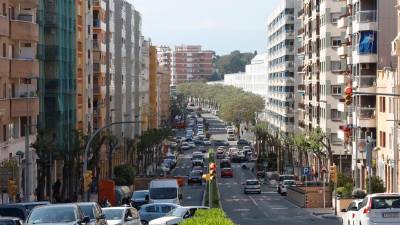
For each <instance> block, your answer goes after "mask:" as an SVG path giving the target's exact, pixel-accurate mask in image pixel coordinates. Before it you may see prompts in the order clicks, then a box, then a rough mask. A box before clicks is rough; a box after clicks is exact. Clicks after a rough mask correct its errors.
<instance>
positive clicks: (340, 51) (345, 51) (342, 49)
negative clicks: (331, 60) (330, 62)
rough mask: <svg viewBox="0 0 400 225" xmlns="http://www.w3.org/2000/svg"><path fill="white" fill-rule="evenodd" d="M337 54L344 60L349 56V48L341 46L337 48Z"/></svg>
mask: <svg viewBox="0 0 400 225" xmlns="http://www.w3.org/2000/svg"><path fill="white" fill-rule="evenodd" d="M337 53H338V56H339V57H340V58H344V57H346V56H347V55H348V54H349V46H347V45H340V46H339V47H338V48H337Z"/></svg>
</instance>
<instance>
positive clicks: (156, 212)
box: [139, 203, 179, 225]
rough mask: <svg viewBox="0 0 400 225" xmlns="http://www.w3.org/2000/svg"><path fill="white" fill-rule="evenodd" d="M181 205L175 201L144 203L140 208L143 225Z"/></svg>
mask: <svg viewBox="0 0 400 225" xmlns="http://www.w3.org/2000/svg"><path fill="white" fill-rule="evenodd" d="M178 207H179V205H177V204H173V203H152V204H146V205H143V206H142V208H140V210H139V215H140V219H141V222H142V225H148V224H149V222H150V221H151V220H154V219H158V218H160V217H163V216H165V215H167V213H169V212H170V211H171V210H174V209H175V208H178Z"/></svg>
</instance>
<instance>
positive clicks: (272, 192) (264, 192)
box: [261, 191, 277, 194]
mask: <svg viewBox="0 0 400 225" xmlns="http://www.w3.org/2000/svg"><path fill="white" fill-rule="evenodd" d="M276 193H277V192H275V191H262V192H261V194H276Z"/></svg>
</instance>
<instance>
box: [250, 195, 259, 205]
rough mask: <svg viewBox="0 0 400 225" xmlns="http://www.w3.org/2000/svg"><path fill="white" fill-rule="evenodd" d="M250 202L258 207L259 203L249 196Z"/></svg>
mask: <svg viewBox="0 0 400 225" xmlns="http://www.w3.org/2000/svg"><path fill="white" fill-rule="evenodd" d="M249 198H250V200H251V201H252V202H253V204H254V205H256V206H258V203H257V202H256V200H254V198H253V197H251V196H249Z"/></svg>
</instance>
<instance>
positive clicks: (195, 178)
mask: <svg viewBox="0 0 400 225" xmlns="http://www.w3.org/2000/svg"><path fill="white" fill-rule="evenodd" d="M201 176H202V173H201V172H200V171H197V170H193V171H192V172H190V174H189V179H188V183H189V184H192V183H200V184H201V183H202V180H201V179H202V177H201Z"/></svg>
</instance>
